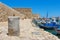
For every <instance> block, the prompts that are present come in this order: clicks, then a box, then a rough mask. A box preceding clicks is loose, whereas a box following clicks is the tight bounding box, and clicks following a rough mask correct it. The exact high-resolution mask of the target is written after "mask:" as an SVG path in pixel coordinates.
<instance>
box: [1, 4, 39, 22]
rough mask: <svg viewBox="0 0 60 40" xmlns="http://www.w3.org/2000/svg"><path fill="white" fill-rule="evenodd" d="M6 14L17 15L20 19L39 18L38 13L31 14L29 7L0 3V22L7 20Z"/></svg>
mask: <svg viewBox="0 0 60 40" xmlns="http://www.w3.org/2000/svg"><path fill="white" fill-rule="evenodd" d="M8 16H19V17H20V18H21V19H26V18H39V15H38V14H32V10H31V8H11V7H9V6H7V5H5V4H3V3H0V22H1V21H2V22H4V21H7V20H8Z"/></svg>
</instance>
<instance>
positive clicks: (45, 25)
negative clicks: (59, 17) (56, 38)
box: [39, 22, 56, 29]
mask: <svg viewBox="0 0 60 40" xmlns="http://www.w3.org/2000/svg"><path fill="white" fill-rule="evenodd" d="M55 26H56V23H54V22H51V23H43V24H40V25H39V27H41V28H48V29H53V28H54V27H55Z"/></svg>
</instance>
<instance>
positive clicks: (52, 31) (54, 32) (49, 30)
mask: <svg viewBox="0 0 60 40" xmlns="http://www.w3.org/2000/svg"><path fill="white" fill-rule="evenodd" d="M45 31H48V32H50V33H52V34H53V35H56V36H57V37H58V38H60V34H57V33H56V31H55V30H53V29H45Z"/></svg>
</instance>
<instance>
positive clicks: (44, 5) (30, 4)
mask: <svg viewBox="0 0 60 40" xmlns="http://www.w3.org/2000/svg"><path fill="white" fill-rule="evenodd" d="M0 1H1V2H3V3H5V4H7V5H8V6H10V7H16V8H32V12H33V13H38V14H39V15H41V17H45V16H46V14H47V11H48V14H49V17H52V16H60V0H0Z"/></svg>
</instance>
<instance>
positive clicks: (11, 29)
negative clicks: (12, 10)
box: [8, 16, 20, 36]
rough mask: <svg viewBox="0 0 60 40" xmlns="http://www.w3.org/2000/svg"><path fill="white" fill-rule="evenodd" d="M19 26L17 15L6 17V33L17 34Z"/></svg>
mask: <svg viewBox="0 0 60 40" xmlns="http://www.w3.org/2000/svg"><path fill="white" fill-rule="evenodd" d="M19 33H20V28H19V17H17V16H15V17H14V16H10V17H8V34H9V35H12V36H13V35H14V36H19Z"/></svg>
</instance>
